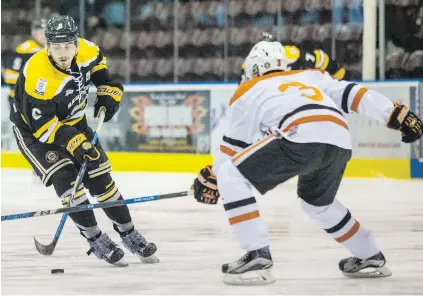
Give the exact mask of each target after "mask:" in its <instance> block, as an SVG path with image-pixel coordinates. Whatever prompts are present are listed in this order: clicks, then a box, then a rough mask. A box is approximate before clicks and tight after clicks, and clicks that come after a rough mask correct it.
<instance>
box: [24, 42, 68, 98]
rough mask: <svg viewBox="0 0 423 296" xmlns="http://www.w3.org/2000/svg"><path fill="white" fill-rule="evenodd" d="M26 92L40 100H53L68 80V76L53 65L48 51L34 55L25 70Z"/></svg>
mask: <svg viewBox="0 0 423 296" xmlns="http://www.w3.org/2000/svg"><path fill="white" fill-rule="evenodd" d="M23 74H24V76H25V92H26V93H27V94H28V95H30V96H31V97H34V98H36V99H39V100H51V99H53V98H54V96H55V95H56V94H57V93H59V92H60V90H61V88H62V85H64V84H65V83H66V82H67V80H66V77H67V75H66V74H64V73H62V72H60V71H58V70H57V69H56V68H54V66H53V65H52V64H51V62H50V60H49V58H48V55H47V51H46V50H45V49H43V50H40V51H39V52H37V53H36V54H34V55H33V56H32V57H31V58H30V59H29V60H28V62H27V63H26V64H25V66H24V69H23Z"/></svg>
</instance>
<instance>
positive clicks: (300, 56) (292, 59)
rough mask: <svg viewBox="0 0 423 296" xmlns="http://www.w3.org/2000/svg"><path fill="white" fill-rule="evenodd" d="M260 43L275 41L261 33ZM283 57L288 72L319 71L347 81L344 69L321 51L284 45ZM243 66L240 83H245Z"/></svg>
mask: <svg viewBox="0 0 423 296" xmlns="http://www.w3.org/2000/svg"><path fill="white" fill-rule="evenodd" d="M260 40H261V41H270V42H272V41H276V40H275V37H274V36H273V35H272V34H270V33H267V32H264V33H262V36H261V38H260ZM284 49H285V55H286V57H287V59H288V62H289V64H288V66H289V69H290V70H304V69H319V70H323V71H326V72H328V73H329V74H330V75H331V76H332V78H334V79H337V80H344V79H348V77H347V75H348V74H347V72H346V70H345V68H344V67H343V66H342V65H340V64H338V62H337V61H335V60H333V59H331V58H330V57H329V55H328V54H327V53H325V52H324V51H323V50H321V49H314V50H313V51H310V50H305V49H302V48H301V49H300V48H298V47H297V46H295V45H284ZM244 69H245V65H244V64H243V65H242V75H241V83H243V82H245V80H246V77H245V76H244Z"/></svg>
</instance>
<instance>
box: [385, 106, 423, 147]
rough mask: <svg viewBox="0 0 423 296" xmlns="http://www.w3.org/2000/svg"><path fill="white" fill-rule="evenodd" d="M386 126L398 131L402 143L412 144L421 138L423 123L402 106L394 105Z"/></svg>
mask: <svg viewBox="0 0 423 296" xmlns="http://www.w3.org/2000/svg"><path fill="white" fill-rule="evenodd" d="M387 126H388V127H389V128H392V129H395V130H400V131H401V136H402V137H401V140H402V141H403V142H404V143H412V142H414V141H417V140H418V139H420V138H421V136H422V130H423V123H422V121H421V119H420V118H418V117H417V115H416V114H414V113H413V112H411V111H410V110H409V109H408V108H407V107H406V106H404V105H399V104H397V103H395V106H394V110H393V111H392V114H391V116H390V117H389V120H388V124H387Z"/></svg>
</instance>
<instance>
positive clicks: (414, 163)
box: [410, 158, 423, 178]
mask: <svg viewBox="0 0 423 296" xmlns="http://www.w3.org/2000/svg"><path fill="white" fill-rule="evenodd" d="M410 172H411V178H423V158H420V159H419V158H412V159H410Z"/></svg>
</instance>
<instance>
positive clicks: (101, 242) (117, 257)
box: [87, 233, 128, 267]
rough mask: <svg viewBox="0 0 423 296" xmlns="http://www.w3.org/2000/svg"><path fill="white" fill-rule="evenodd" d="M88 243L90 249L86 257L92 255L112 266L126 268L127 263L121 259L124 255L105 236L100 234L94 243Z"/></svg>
mask: <svg viewBox="0 0 423 296" xmlns="http://www.w3.org/2000/svg"><path fill="white" fill-rule="evenodd" d="M88 243H89V244H90V247H91V248H90V250H89V251H88V252H87V254H88V255H90V254H91V253H94V255H96V256H97V258H99V259H102V260H104V261H106V262H107V263H110V264H112V265H114V266H118V267H126V266H128V263H126V262H125V260H124V259H123V256H124V255H125V253H124V252H123V250H122V249H120V248H119V247H118V246H117V245H116V244H115V243H114V242H113V241H112V240H111V239H110V238H109V236H108V235H107V234H105V233H102V234H101V235H100V236H99V237H98V238H96V239H95V240H94V241H90V240H88Z"/></svg>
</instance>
